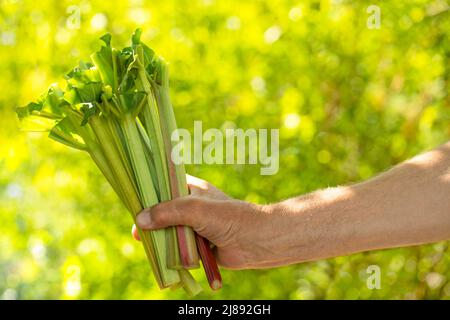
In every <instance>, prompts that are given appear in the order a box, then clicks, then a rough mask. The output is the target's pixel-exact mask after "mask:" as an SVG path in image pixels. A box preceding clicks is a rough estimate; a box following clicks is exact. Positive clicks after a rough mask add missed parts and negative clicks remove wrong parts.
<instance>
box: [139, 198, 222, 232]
mask: <svg viewBox="0 0 450 320" xmlns="http://www.w3.org/2000/svg"><path fill="white" fill-rule="evenodd" d="M225 202H226V201H220V200H211V199H202V198H198V197H193V196H186V197H181V198H177V199H174V200H171V201H165V202H161V203H159V204H157V205H155V206H153V207H151V208H147V209H144V210H143V211H141V213H139V215H138V216H137V218H136V224H137V225H138V226H139V227H140V228H142V229H150V230H154V229H162V228H166V227H169V226H177V225H187V226H190V227H192V228H193V229H194V230H195V231H196V232H198V233H199V234H200V235H202V236H204V237H206V238H209V237H211V235H214V234H215V233H216V232H217V231H220V230H218V228H219V227H220V220H223V218H224V213H225V212H224V206H223V205H224V203H225ZM210 240H211V239H210Z"/></svg>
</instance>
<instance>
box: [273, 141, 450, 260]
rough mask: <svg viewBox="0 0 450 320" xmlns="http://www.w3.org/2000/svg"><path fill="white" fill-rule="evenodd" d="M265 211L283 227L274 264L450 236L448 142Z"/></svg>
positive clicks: (436, 239) (414, 243)
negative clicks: (354, 180)
mask: <svg viewBox="0 0 450 320" xmlns="http://www.w3.org/2000/svg"><path fill="white" fill-rule="evenodd" d="M269 211H270V212H271V215H274V216H276V217H277V218H276V219H277V220H278V224H279V225H280V226H282V227H279V228H277V230H284V231H283V232H282V234H281V233H280V234H278V236H279V241H280V244H279V245H280V248H281V251H280V252H279V254H278V256H277V257H276V258H275V260H276V261H274V263H275V264H285V263H295V262H299V261H307V260H315V259H320V258H328V257H334V256H340V255H346V254H351V253H355V252H361V251H367V250H373V249H381V248H393V247H400V246H409V245H416V244H422V243H429V242H434V241H439V240H445V239H450V143H447V144H446V145H443V146H441V147H440V148H438V149H436V150H434V151H431V152H428V153H425V154H423V155H420V156H418V157H415V158H413V159H411V160H409V161H407V162H404V163H402V164H400V165H398V166H396V167H394V168H393V169H391V170H389V171H388V172H385V173H383V174H381V175H379V176H377V177H376V178H374V179H371V180H369V181H366V182H363V183H359V184H355V185H352V186H348V187H338V188H331V189H326V190H321V191H317V192H314V193H311V194H308V195H306V196H302V197H298V198H294V199H290V200H287V201H283V202H281V203H278V204H275V205H271V206H269ZM275 232H277V231H275Z"/></svg>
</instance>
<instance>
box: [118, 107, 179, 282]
mask: <svg viewBox="0 0 450 320" xmlns="http://www.w3.org/2000/svg"><path fill="white" fill-rule="evenodd" d="M122 126H123V128H124V134H125V137H126V143H127V146H128V152H129V154H130V158H131V164H132V166H133V172H134V174H135V179H136V182H137V185H138V189H139V194H140V197H141V203H142V205H143V206H144V207H151V206H154V205H155V204H157V203H158V202H159V201H158V196H157V194H156V191H155V188H154V187H153V183H152V177H151V175H150V169H149V167H148V165H147V163H146V160H145V154H144V147H143V145H142V143H141V138H140V136H139V131H138V128H137V126H136V120H135V118H134V117H133V116H132V115H131V114H125V115H124V117H123V119H122ZM150 234H151V237H152V240H153V242H154V244H155V249H156V259H157V261H158V265H159V269H160V272H161V279H162V285H163V287H168V286H171V285H174V284H176V283H178V282H179V281H180V276H179V274H178V272H177V271H175V270H171V269H169V268H168V266H167V260H166V235H165V231H164V230H155V231H151V232H150Z"/></svg>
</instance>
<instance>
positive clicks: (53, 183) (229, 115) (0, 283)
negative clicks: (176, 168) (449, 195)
mask: <svg viewBox="0 0 450 320" xmlns="http://www.w3.org/2000/svg"><path fill="white" fill-rule="evenodd" d="M371 4H377V3H373V2H372V1H316V0H309V1H298V2H297V1H289V0H281V1H234V0H231V1H218V0H215V1H214V0H194V1H187V0H178V1H175V0H168V1H151V2H150V1H147V2H145V1H137V0H133V1H132V0H130V1H114V2H112V1H99V0H93V1H86V0H82V1H66V0H62V1H61V0H60V1H56V0H53V1H39V2H36V1H35V2H33V1H17V0H5V1H2V2H1V3H0V48H1V50H0V61H1V66H2V74H1V77H0V88H2V94H1V95H0V111H1V112H2V117H1V118H0V203H1V206H0V219H1V224H0V296H2V297H4V298H8V297H16V298H21V299H27V298H28V299H29V298H94V299H95V298H97V299H99V298H119V299H120V298H124V299H131V298H181V297H185V296H184V294H183V293H182V292H171V291H168V292H160V291H159V289H158V288H157V286H156V284H155V283H154V281H153V279H152V277H151V274H150V269H149V267H148V265H147V262H146V258H145V254H144V252H143V250H142V247H141V246H140V244H138V243H135V241H134V240H132V239H131V236H130V227H131V220H130V218H129V216H128V214H126V210H125V208H124V207H123V206H122V205H121V204H120V203H119V201H118V199H117V197H116V196H115V194H114V192H113V190H112V189H111V188H110V187H109V185H108V183H107V182H106V181H105V179H104V178H103V177H102V175H101V174H100V173H99V172H98V171H97V169H96V168H95V166H94V165H93V164H92V163H91V160H90V159H89V157H88V156H87V155H86V154H85V153H83V152H80V151H77V150H69V149H68V148H66V147H65V146H62V145H60V144H59V143H56V142H55V143H52V142H51V143H49V141H48V139H42V136H41V135H42V133H36V134H32V135H29V134H25V133H22V132H19V130H18V123H17V121H16V120H15V114H14V108H15V107H16V106H21V105H24V104H25V103H27V102H28V101H31V100H33V99H34V98H35V97H37V96H39V94H41V93H42V92H43V90H45V88H46V86H47V84H48V83H52V82H58V83H59V84H62V83H63V81H64V80H63V79H61V78H60V75H61V74H65V73H67V72H68V71H69V70H70V68H71V67H72V66H73V65H76V64H77V63H79V61H80V60H83V59H85V60H86V58H87V57H88V56H89V54H90V52H93V51H95V50H96V49H97V48H98V46H99V43H98V40H97V39H98V37H99V36H101V35H102V34H105V33H106V32H110V33H111V34H112V35H113V38H114V39H115V40H114V41H115V46H117V47H123V46H125V45H128V42H129V40H128V37H129V34H131V33H132V32H133V30H135V29H136V28H137V27H141V28H142V29H143V34H142V39H143V40H144V41H145V42H146V43H149V44H150V45H151V47H152V48H154V49H155V50H156V51H157V52H158V53H159V54H161V55H162V56H164V57H165V59H166V60H167V61H169V62H170V65H171V97H172V99H173V104H174V108H175V113H176V115H177V120H178V125H179V127H181V128H187V129H190V130H191V129H192V128H193V121H194V120H202V121H203V127H204V129H207V128H208V127H210V128H226V127H240V128H244V129H246V128H280V170H279V172H278V173H277V174H276V175H273V176H261V175H260V174H259V167H257V166H254V165H247V166H242V165H236V166H231V165H223V166H218V165H209V166H208V165H195V166H194V165H192V166H188V167H187V171H188V172H189V173H190V174H192V175H197V176H199V177H201V178H205V179H207V180H209V181H211V182H212V183H214V184H215V185H217V186H218V187H220V188H221V189H223V190H224V191H225V192H227V193H229V194H230V195H231V196H233V197H236V198H241V199H245V200H248V201H254V202H260V203H264V202H271V201H277V200H280V199H284V198H287V197H290V196H294V195H297V194H300V193H305V192H309V191H312V190H315V189H317V188H323V187H327V186H333V185H338V184H344V183H351V182H355V181H359V180H362V179H366V178H369V177H371V176H373V175H375V174H376V173H378V172H380V171H383V170H385V169H387V168H389V167H390V166H392V165H394V164H395V163H398V162H400V161H402V160H404V159H407V158H408V157H410V156H412V155H414V154H416V153H418V152H421V151H424V150H427V149H430V148H433V147H435V146H437V145H438V144H440V143H442V142H445V141H447V140H449V137H450V130H449V125H448V123H449V120H450V114H449V111H448V110H449V107H450V100H449V95H448V94H449V92H450V84H449V74H450V72H449V66H450V63H449V62H450V61H449V59H450V42H449V41H448V39H449V36H450V19H449V14H450V13H449V9H448V1H445V0H434V1H424V0H413V1H407V2H400V1H390V2H385V1H383V2H379V3H378V4H377V5H379V6H380V8H381V26H380V29H379V30H378V29H369V28H367V26H366V22H367V19H368V17H369V15H370V14H369V13H367V12H366V10H367V7H368V6H369V5H371ZM74 6H75V7H74ZM78 10H79V12H80V20H79V25H78V23H77V22H78V21H77V12H78ZM104 40H105V41H108V39H104ZM61 57H62V58H61ZM49 94H54V95H55V97H57V94H58V93H57V92H56V93H50V92H49ZM31 107H32V108H41V106H39V102H38V103H37V104H36V105H34V106H31ZM47 107H49V108H51V105H49V106H47ZM49 120H51V121H53V119H49ZM41 125H42V126H43V129H45V127H46V125H47V124H46V122H45V121H43V123H41ZM64 132H70V130H69V128H61V131H59V132H56V134H59V136H60V137H61V139H63V138H65V136H64V135H63V133H64ZM72 138H73V137H71V139H70V141H71V142H73V140H74V139H72ZM82 147H83V146H82V145H80V148H82ZM449 252H450V249H449V248H448V242H443V243H437V244H433V245H428V246H421V247H416V248H405V249H395V250H384V251H379V252H372V253H365V254H357V255H353V256H350V257H340V258H336V259H330V260H326V261H319V262H315V263H305V264H298V265H295V266H290V267H284V268H279V269H274V270H262V271H251V270H248V271H225V272H223V277H224V288H223V289H222V290H221V291H219V292H218V293H209V291H208V290H205V293H204V294H203V295H200V298H269V299H271V298H292V299H304V298H345V299H358V298H371V299H372V298H375V299H376V298H441V299H449V298H450V283H449V278H450V254H449ZM372 264H376V265H379V266H380V268H381V271H382V282H381V289H380V290H369V289H367V286H366V279H367V273H366V268H367V267H368V266H369V265H372ZM194 275H195V276H196V278H203V276H199V275H198V274H195V273H194ZM203 285H204V286H205V287H206V286H207V284H206V283H203Z"/></svg>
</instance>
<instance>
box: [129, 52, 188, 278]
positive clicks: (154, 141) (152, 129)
mask: <svg viewBox="0 0 450 320" xmlns="http://www.w3.org/2000/svg"><path fill="white" fill-rule="evenodd" d="M136 50H137V52H138V54H137V57H136V59H137V62H138V80H137V81H136V85H137V86H138V88H139V89H140V90H142V91H143V92H145V93H146V95H147V99H146V106H144V108H143V109H142V111H141V114H140V115H141V117H140V118H141V120H142V124H143V126H144V127H145V129H146V133H147V135H148V138H149V139H148V140H149V142H150V149H151V150H152V156H153V159H154V164H155V169H156V171H157V172H159V174H157V175H156V176H157V180H158V186H159V188H158V189H159V191H160V192H159V195H160V201H167V200H170V199H171V191H170V182H169V180H168V175H169V173H168V172H169V171H168V168H167V163H166V160H165V159H166V154H165V146H164V140H163V136H162V130H161V124H160V122H159V121H160V120H159V114H158V107H157V105H156V102H155V99H154V96H153V93H152V90H151V89H152V88H151V84H150V82H149V81H148V78H147V73H146V71H145V68H144V61H143V56H144V54H143V50H142V47H141V46H137V48H136ZM165 232H166V240H167V265H168V267H169V268H172V269H180V268H182V266H183V265H182V263H181V259H180V250H179V244H178V240H177V232H176V228H175V227H169V228H167V229H166V231H165Z"/></svg>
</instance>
